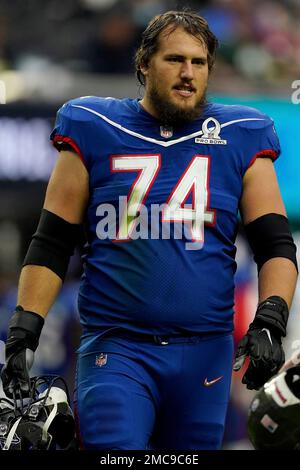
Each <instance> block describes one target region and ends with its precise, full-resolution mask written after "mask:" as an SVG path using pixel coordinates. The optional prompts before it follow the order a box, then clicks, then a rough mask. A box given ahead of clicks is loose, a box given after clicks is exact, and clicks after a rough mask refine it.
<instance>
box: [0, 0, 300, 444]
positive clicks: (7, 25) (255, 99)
mask: <svg viewBox="0 0 300 470" xmlns="http://www.w3.org/2000/svg"><path fill="white" fill-rule="evenodd" d="M42 5H43V7H42V8H41V2H39V1H38V0H27V1H23V0H0V103H1V104H0V340H5V336H6V329H7V322H8V319H9V317H10V315H11V312H12V310H13V308H14V307H15V302H16V283H17V277H18V274H19V269H20V265H21V262H22V259H23V257H24V253H25V250H26V247H27V245H28V243H29V240H30V236H31V234H32V233H33V231H34V230H35V227H36V224H37V220H38V217H39V212H40V209H41V206H42V203H43V198H44V194H45V188H46V181H47V178H48V176H49V174H50V171H51V168H52V167H53V165H54V162H55V158H56V151H55V150H54V149H53V148H52V147H51V145H50V143H49V133H50V131H51V128H52V125H53V123H54V119H55V113H56V110H57V108H58V107H59V106H60V105H61V104H62V103H63V102H64V101H66V100H68V99H70V98H73V97H77V96H83V95H100V96H115V97H125V96H130V97H135V96H137V95H141V94H142V90H141V89H140V88H139V87H138V85H137V83H136V80H135V79H134V76H133V63H132V59H131V58H132V54H133V52H134V50H135V48H136V44H137V43H138V40H139V36H140V32H141V31H142V30H143V29H144V27H145V25H146V24H147V22H148V20H149V19H150V18H151V17H152V16H153V15H154V14H157V13H160V12H162V11H165V10H167V9H172V8H176V7H178V8H181V7H186V6H190V7H192V8H193V9H194V10H196V11H198V12H200V13H201V14H202V15H203V16H205V17H206V18H207V19H208V21H209V22H210V25H211V28H212V30H213V31H214V32H215V34H216V35H217V36H218V37H219V39H220V42H221V47H220V50H219V54H218V61H217V66H216V69H215V71H214V73H213V76H212V79H211V86H210V88H209V98H210V99H211V100H214V101H219V102H220V101H221V102H223V103H242V104H247V105H250V106H255V107H257V108H259V109H261V110H262V111H264V112H266V113H268V114H269V115H270V116H271V117H273V119H274V120H275V125H276V128H277V131H278V134H279V137H280V140H281V144H282V156H281V158H280V159H279V160H278V162H276V169H277V174H278V178H279V182H280V185H281V190H282V195H283V198H284V200H285V203H286V207H287V211H288V215H289V218H290V221H291V225H292V229H293V232H294V235H295V239H296V242H297V244H298V247H299V246H300V191H299V186H300V166H299V163H298V159H299V157H300V139H299V136H300V104H298V105H297V104H296V102H297V101H299V99H298V100H297V97H298V98H300V92H299V93H298V94H297V90H296V89H295V86H297V82H295V81H297V80H300V2H299V0H280V1H279V0H278V1H277V0H252V1H251V2H249V1H248V0H210V1H181V2H180V1H179V2H178V1H177V2H176V1H172V0H160V1H158V0H126V1H125V0H124V1H117V0H64V1H63V2H61V1H59V0H44V2H43V3H42ZM298 85H300V82H299V83H298ZM293 87H294V88H293ZM293 93H294V100H292V94H293ZM295 98H296V99H295ZM293 101H294V102H293ZM237 261H238V271H237V274H236V283H237V289H236V315H235V320H236V321H235V323H236V331H235V340H236V342H237V341H238V340H239V339H240V338H241V336H242V335H243V334H244V332H245V330H246V327H247V325H248V323H249V322H250V321H251V318H252V315H253V312H254V310H255V305H256V301H257V298H256V280H255V276H256V272H255V271H256V267H255V265H254V263H253V262H252V260H251V256H250V254H249V251H248V247H247V245H246V243H245V241H244V237H243V232H242V231H240V234H239V236H238V256H237ZM79 277H80V253H76V254H75V255H74V257H73V258H72V260H71V265H70V269H69V273H68V278H67V281H66V283H65V285H64V287H63V289H62V292H61V294H60V296H59V298H58V300H57V302H56V303H55V305H54V307H53V308H52V311H51V313H50V315H49V316H48V318H47V322H46V326H45V328H44V331H43V333H42V336H43V338H42V341H41V345H40V347H39V349H38V351H37V354H36V362H35V366H34V370H33V372H34V373H54V372H55V373H60V374H62V375H64V376H65V378H66V379H67V380H68V383H69V384H70V386H71V387H72V384H73V377H74V362H75V353H74V351H75V349H76V345H77V343H78V338H79V334H80V329H79V324H78V315H77V309H76V292H77V285H78V282H79ZM299 310H300V292H299V290H298V291H297V292H296V297H295V301H294V305H293V308H292V311H291V318H290V324H289V335H288V338H287V340H286V341H285V349H286V354H287V355H289V354H290V353H291V351H292V347H293V346H294V345H295V342H297V341H298V340H299V343H300V322H299V319H298V316H299ZM3 354H4V351H3V342H2V341H0V360H1V359H2V360H3ZM240 379H241V373H238V374H236V373H235V374H234V376H233V384H232V393H231V403H230V407H229V411H228V417H227V425H226V433H225V440H224V448H227V449H248V448H251V446H250V444H249V442H248V439H247V434H246V416H247V408H248V404H249V402H250V400H251V398H252V396H253V393H252V392H250V391H247V390H246V389H245V387H244V386H242V385H241V383H240ZM0 393H1V392H0Z"/></svg>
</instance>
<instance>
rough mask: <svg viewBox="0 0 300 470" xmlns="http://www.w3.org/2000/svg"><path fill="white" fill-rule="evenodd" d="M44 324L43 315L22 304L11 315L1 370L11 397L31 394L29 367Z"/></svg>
mask: <svg viewBox="0 0 300 470" xmlns="http://www.w3.org/2000/svg"><path fill="white" fill-rule="evenodd" d="M43 325H44V319H43V317H41V316H40V315H38V314H37V313H34V312H27V311H25V310H24V309H23V308H22V307H20V306H18V307H17V308H16V311H15V313H14V314H13V316H12V317H11V320H10V322H9V329H8V337H7V341H6V346H5V356H6V361H5V365H4V367H3V369H2V371H1V379H2V384H3V390H4V392H5V394H6V396H7V397H9V398H12V397H13V394H14V393H15V394H21V395H22V397H26V396H28V394H29V390H30V379H29V369H30V367H31V365H32V363H33V353H34V351H35V350H36V348H37V347H38V344H39V337H40V334H41V331H42V328H43Z"/></svg>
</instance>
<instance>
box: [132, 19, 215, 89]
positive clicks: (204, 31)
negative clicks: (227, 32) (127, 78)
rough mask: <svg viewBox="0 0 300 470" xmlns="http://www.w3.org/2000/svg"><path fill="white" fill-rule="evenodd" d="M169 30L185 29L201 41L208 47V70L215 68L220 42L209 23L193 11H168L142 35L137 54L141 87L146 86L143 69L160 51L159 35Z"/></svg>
mask: <svg viewBox="0 0 300 470" xmlns="http://www.w3.org/2000/svg"><path fill="white" fill-rule="evenodd" d="M167 28H168V32H169V33H171V32H172V31H174V30H175V29H176V28H183V29H184V30H185V31H186V32H187V33H189V34H191V35H192V36H195V37H197V38H199V39H201V40H202V41H203V42H204V44H205V45H206V47H207V61H208V70H209V71H211V69H212V67H213V64H214V61H215V56H216V50H217V47H218V40H217V38H216V36H215V35H214V34H213V33H212V32H211V30H210V29H209V26H208V23H207V21H206V20H205V19H204V18H202V16H199V15H198V14H197V13H194V12H192V11H188V10H182V11H167V12H165V13H163V14H161V15H157V16H155V17H154V18H153V19H152V20H151V21H150V23H149V24H148V26H147V28H146V29H145V31H144V32H143V34H142V41H141V45H140V47H139V49H138V50H137V52H136V54H135V72H136V76H137V79H138V81H139V82H140V83H141V85H145V77H144V75H143V73H142V71H141V67H143V66H144V67H145V66H148V64H149V62H150V59H151V57H152V56H153V55H154V54H155V52H157V50H158V47H159V35H160V34H161V32H163V31H164V30H165V29H167Z"/></svg>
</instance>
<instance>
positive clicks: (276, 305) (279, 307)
mask: <svg viewBox="0 0 300 470" xmlns="http://www.w3.org/2000/svg"><path fill="white" fill-rule="evenodd" d="M288 318H289V308H288V305H287V303H286V301H285V300H284V299H283V298H282V297H279V296H278V295H272V296H271V297H268V298H267V299H266V300H264V301H263V302H261V303H260V304H259V305H258V307H257V310H256V314H255V318H254V320H253V322H252V323H251V326H252V327H267V328H271V330H272V331H273V332H274V330H275V333H277V334H278V333H279V334H280V336H286V325H287V322H288Z"/></svg>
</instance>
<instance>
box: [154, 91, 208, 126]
mask: <svg viewBox="0 0 300 470" xmlns="http://www.w3.org/2000/svg"><path fill="white" fill-rule="evenodd" d="M148 93H149V100H150V101H151V104H152V106H153V108H154V109H155V111H156V115H157V116H158V119H159V120H160V121H161V123H162V124H163V125H165V126H172V127H178V126H183V125H185V124H189V123H191V122H192V121H194V120H195V119H197V118H198V117H199V116H201V114H202V112H203V108H204V106H205V105H206V104H207V101H206V90H205V91H204V93H203V94H202V96H201V97H200V98H199V99H198V101H196V104H195V105H194V106H193V107H189V108H184V107H183V106H182V107H181V106H178V105H176V104H174V103H172V101H170V100H169V99H168V98H167V97H166V96H165V95H163V93H160V91H159V89H158V87H157V86H155V84H152V86H151V87H150V88H149V92H148Z"/></svg>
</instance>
